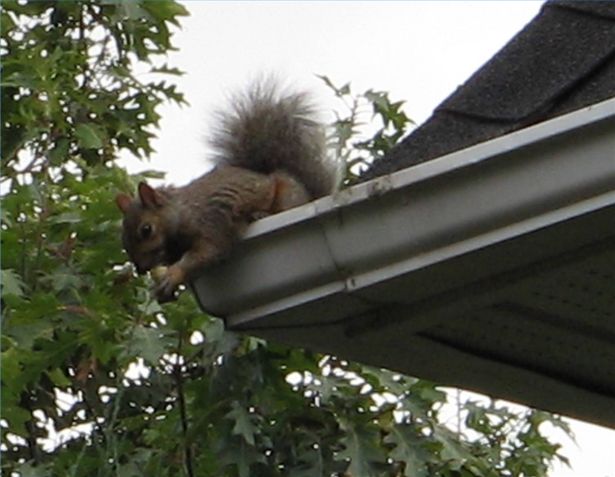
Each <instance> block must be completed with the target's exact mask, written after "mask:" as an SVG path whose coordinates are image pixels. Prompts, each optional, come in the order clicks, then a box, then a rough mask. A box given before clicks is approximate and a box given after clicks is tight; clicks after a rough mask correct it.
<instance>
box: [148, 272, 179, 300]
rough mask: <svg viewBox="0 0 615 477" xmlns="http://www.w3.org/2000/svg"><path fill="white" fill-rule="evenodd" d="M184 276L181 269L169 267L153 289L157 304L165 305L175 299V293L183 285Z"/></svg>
mask: <svg viewBox="0 0 615 477" xmlns="http://www.w3.org/2000/svg"><path fill="white" fill-rule="evenodd" d="M184 280H185V274H184V272H183V270H182V269H181V268H179V267H178V266H176V265H171V266H170V267H169V268H167V269H166V272H165V273H164V275H163V276H162V277H161V279H160V281H159V282H158V284H157V285H156V288H155V289H154V293H155V294H156V299H157V300H158V303H167V302H169V301H174V300H176V299H177V297H176V296H175V292H176V291H177V288H178V287H179V286H180V285H181V284H182V283H184Z"/></svg>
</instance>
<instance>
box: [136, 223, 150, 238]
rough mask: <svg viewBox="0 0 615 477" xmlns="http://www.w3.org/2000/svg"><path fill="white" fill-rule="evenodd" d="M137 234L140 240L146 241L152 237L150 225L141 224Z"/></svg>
mask: <svg viewBox="0 0 615 477" xmlns="http://www.w3.org/2000/svg"><path fill="white" fill-rule="evenodd" d="M139 234H140V235H141V238H142V239H148V238H150V237H151V235H152V226H151V225H150V224H143V225H142V226H141V228H140V229H139Z"/></svg>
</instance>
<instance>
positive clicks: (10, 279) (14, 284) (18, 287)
mask: <svg viewBox="0 0 615 477" xmlns="http://www.w3.org/2000/svg"><path fill="white" fill-rule="evenodd" d="M0 273H1V275H0V284H2V297H5V296H6V295H15V296H18V297H20V296H23V294H24V289H25V286H26V285H25V283H24V282H23V280H22V279H21V277H20V276H19V275H18V274H17V273H16V272H15V270H11V269H5V270H2V271H1V272H0Z"/></svg>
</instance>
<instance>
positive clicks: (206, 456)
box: [0, 0, 565, 477]
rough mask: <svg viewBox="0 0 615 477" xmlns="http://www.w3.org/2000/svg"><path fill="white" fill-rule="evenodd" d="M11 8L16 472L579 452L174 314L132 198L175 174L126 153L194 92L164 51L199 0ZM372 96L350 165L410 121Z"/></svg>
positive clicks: (454, 461) (525, 415)
mask: <svg viewBox="0 0 615 477" xmlns="http://www.w3.org/2000/svg"><path fill="white" fill-rule="evenodd" d="M2 7H3V8H2V15H1V20H2V25H1V27H2V42H1V44H0V47H1V49H2V67H3V75H2V166H3V176H2V184H1V186H2V189H1V190H2V194H3V197H2V201H3V207H2V241H3V250H2V252H3V256H2V258H3V260H2V324H3V326H2V420H1V421H0V425H2V427H3V431H4V432H3V433H2V452H3V457H4V458H3V461H2V469H3V471H5V472H6V473H7V475H11V473H16V475H22V476H37V475H58V476H65V475H69V476H111V475H113V476H124V477H129V476H145V475H147V476H150V475H156V476H178V475H186V476H190V477H193V476H205V475H216V476H235V475H239V476H248V475H256V476H260V475H262V476H284V475H292V476H301V475H306V476H315V475H342V474H344V475H353V476H372V475H374V476H375V475H389V476H399V475H406V476H423V475H424V476H427V475H429V476H432V475H433V476H521V475H525V476H543V475H546V472H547V470H548V466H549V464H550V463H551V462H552V461H553V460H554V459H563V457H562V456H560V455H559V453H558V449H559V446H558V444H556V443H553V442H550V441H549V440H548V439H547V438H546V437H545V435H544V434H543V432H542V424H543V423H545V422H548V423H551V424H555V425H558V426H562V427H564V428H565V424H564V423H563V422H562V421H561V420H560V419H559V418H557V417H554V416H550V415H548V414H546V413H543V412H539V411H532V410H525V409H524V410H521V411H513V410H511V409H510V408H507V407H505V406H503V405H502V404H501V403H497V402H493V401H486V402H485V401H481V402H472V401H467V402H465V403H464V404H463V406H461V407H460V408H459V409H458V410H457V420H458V421H459V423H462V422H463V424H464V425H462V426H459V427H458V428H453V427H451V426H449V425H447V424H446V423H444V422H442V419H441V416H442V413H443V412H446V409H447V407H446V406H447V405H446V401H447V396H448V395H447V393H446V392H444V391H443V390H441V389H440V388H438V386H436V385H435V384H433V383H429V382H426V381H423V380H418V379H414V378H410V377H404V376H399V375H396V374H394V373H392V372H388V371H384V370H377V369H373V368H370V367H366V366H362V365H359V364H356V363H348V362H346V361H344V360H341V359H338V358H336V357H333V356H322V355H318V354H315V353H312V352H309V351H303V350H297V349H289V348H285V347H282V346H276V345H273V344H268V343H265V342H263V341H262V340H258V339H256V338H251V337H245V336H237V335H234V334H232V333H228V332H225V331H224V330H223V326H222V324H221V322H220V321H219V320H217V319H215V318H212V317H208V316H206V315H204V314H202V313H201V312H200V311H199V310H198V309H197V307H196V306H195V303H194V300H193V298H192V297H191V296H190V295H189V294H187V293H185V294H183V296H182V297H181V298H180V300H179V301H178V302H176V303H172V304H168V305H165V307H164V309H163V308H161V307H160V306H159V305H158V304H157V303H156V302H155V300H154V299H153V297H152V295H151V294H150V285H151V283H150V282H149V279H148V278H147V277H145V278H143V277H136V276H134V273H133V271H132V268H131V266H130V265H128V264H126V263H125V261H126V257H125V255H124V254H123V252H122V250H121V244H120V240H119V237H120V232H119V226H120V224H119V221H120V214H119V212H118V211H117V210H116V207H115V203H114V197H115V194H116V193H117V191H120V190H124V191H128V190H134V186H135V184H136V182H137V181H138V180H140V179H142V178H144V177H161V174H160V173H155V172H150V173H143V174H139V175H136V176H131V175H129V174H127V173H126V171H125V170H123V169H122V168H121V167H120V166H119V165H118V163H117V158H118V155H119V153H120V152H121V151H128V152H129V153H131V154H133V155H134V156H137V157H147V156H148V155H149V154H151V153H152V148H151V145H150V140H151V139H152V138H153V137H154V134H155V127H156V125H157V124H158V120H159V114H158V112H157V108H158V106H159V105H160V104H161V103H163V102H165V101H172V102H175V103H178V104H184V103H185V100H184V97H183V96H182V94H181V93H180V92H178V91H177V90H176V88H175V86H174V85H173V84H172V83H170V82H169V80H168V77H169V75H178V74H181V72H179V71H178V70H177V69H174V68H172V67H170V66H168V65H166V64H165V63H164V60H165V58H166V54H167V53H168V52H169V51H171V50H172V43H171V40H172V28H173V27H176V26H178V24H179V19H180V17H181V16H183V15H186V14H187V12H186V10H185V8H184V7H183V6H181V5H179V4H177V3H175V2H172V1H158V2H145V1H123V2H107V1H85V0H84V1H78V2H77V1H74V2H51V1H46V2H27V3H25V2H16V1H5V2H3V5H2ZM137 71H138V72H140V73H139V74H138V75H137ZM330 85H331V86H332V87H333V88H334V91H335V92H336V94H337V95H338V96H339V97H340V98H343V99H348V98H350V97H351V93H350V87H349V86H345V87H342V88H335V87H334V86H333V85H332V84H330ZM359 99H360V100H362V101H367V104H368V105H369V106H370V107H371V108H373V111H374V113H375V114H376V115H378V116H379V117H380V118H381V119H382V120H383V124H382V127H381V128H380V129H378V131H377V132H376V134H375V135H374V136H373V137H371V138H370V139H369V140H367V141H362V142H360V143H359V144H358V147H356V146H357V144H355V143H353V142H352V137H353V133H352V131H354V130H355V127H356V125H357V124H358V122H357V121H358V119H357V115H356V109H355V110H353V109H352V105H353V104H354V106H356V104H357V103H354V101H355V99H353V100H352V101H350V103H349V104H351V114H350V115H349V116H348V117H340V118H338V122H337V124H336V131H337V136H336V138H337V139H336V142H337V144H338V151H339V152H340V154H345V155H347V156H348V158H349V160H353V158H356V157H359V156H356V155H353V154H352V153H351V151H353V150H354V151H359V153H360V156H361V158H364V157H365V154H366V152H369V153H370V154H371V155H374V154H375V155H378V154H381V153H382V151H384V150H386V148H388V147H390V145H391V144H392V143H394V142H395V141H397V140H398V139H399V137H400V136H401V133H402V132H403V128H404V127H405V125H406V124H407V118H406V117H405V115H402V113H401V112H400V106H401V104H400V103H393V102H391V101H389V99H388V95H386V94H385V93H378V92H373V91H370V92H367V93H366V94H364V95H362V96H360V97H359ZM359 99H356V100H357V101H358V100H359ZM391 128H392V129H391Z"/></svg>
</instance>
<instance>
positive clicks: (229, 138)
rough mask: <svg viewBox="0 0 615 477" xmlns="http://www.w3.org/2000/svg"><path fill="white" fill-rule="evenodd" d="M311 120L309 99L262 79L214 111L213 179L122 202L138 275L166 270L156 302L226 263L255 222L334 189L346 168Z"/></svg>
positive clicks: (144, 189)
mask: <svg viewBox="0 0 615 477" xmlns="http://www.w3.org/2000/svg"><path fill="white" fill-rule="evenodd" d="M315 115H316V110H315V108H314V106H313V104H312V103H311V101H310V99H309V96H308V95H307V94H305V93H286V92H282V91H280V90H279V87H278V85H277V84H276V83H275V82H271V81H268V82H257V83H255V84H253V85H252V87H251V88H249V89H248V90H247V91H246V92H245V93H244V94H240V95H238V96H235V97H234V98H233V101H232V103H231V107H230V108H229V109H228V110H226V111H219V112H218V113H217V115H216V127H215V128H214V131H213V134H212V136H211V141H210V142H211V145H212V147H213V150H214V154H213V158H212V160H213V162H214V164H215V167H214V168H213V169H212V170H211V171H210V172H207V173H205V174H204V175H203V176H201V177H199V178H197V179H195V180H193V181H192V182H190V183H189V184H187V185H185V186H182V187H160V188H153V187H151V186H150V185H148V184H147V183H145V182H140V183H139V184H138V194H137V196H136V197H132V196H130V195H128V194H124V193H120V194H118V195H117V197H116V203H117V206H118V207H119V209H120V210H121V212H122V213H123V232H122V242H123V246H124V249H125V250H126V252H127V253H128V256H129V257H130V260H131V261H132V262H133V263H134V265H135V266H136V270H137V272H138V273H139V274H143V273H146V272H147V271H149V270H152V269H154V268H157V267H159V266H165V267H166V269H164V271H163V272H162V276H161V278H160V280H159V282H158V284H157V285H156V287H155V290H154V291H155V295H156V298H157V300H158V301H159V302H160V303H164V302H168V301H172V300H174V299H175V298H176V292H177V290H178V287H179V286H180V285H182V284H186V283H188V282H190V281H191V280H192V279H194V278H195V277H196V275H197V274H198V272H199V271H200V270H202V269H203V268H204V267H206V266H207V265H209V264H212V263H214V262H216V261H218V260H220V259H222V258H224V257H226V256H227V255H228V254H229V253H230V251H231V250H232V248H233V245H234V244H235V243H236V242H237V239H238V238H239V236H240V235H241V232H242V231H243V230H244V228H245V227H246V226H247V224H249V223H250V222H253V221H255V220H257V219H259V218H262V217H265V216H267V215H271V214H275V213H278V212H281V211H283V210H287V209H290V208H293V207H296V206H299V205H301V204H304V203H306V202H309V201H311V200H314V199H316V198H318V197H322V196H324V195H328V194H331V193H332V192H334V190H335V189H336V187H337V185H338V183H339V170H340V168H339V166H338V164H336V162H335V161H334V160H332V159H331V158H329V157H327V155H326V151H325V150H326V148H325V133H324V127H323V126H322V125H321V124H320V123H319V122H318V121H317V120H316V118H315Z"/></svg>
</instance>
